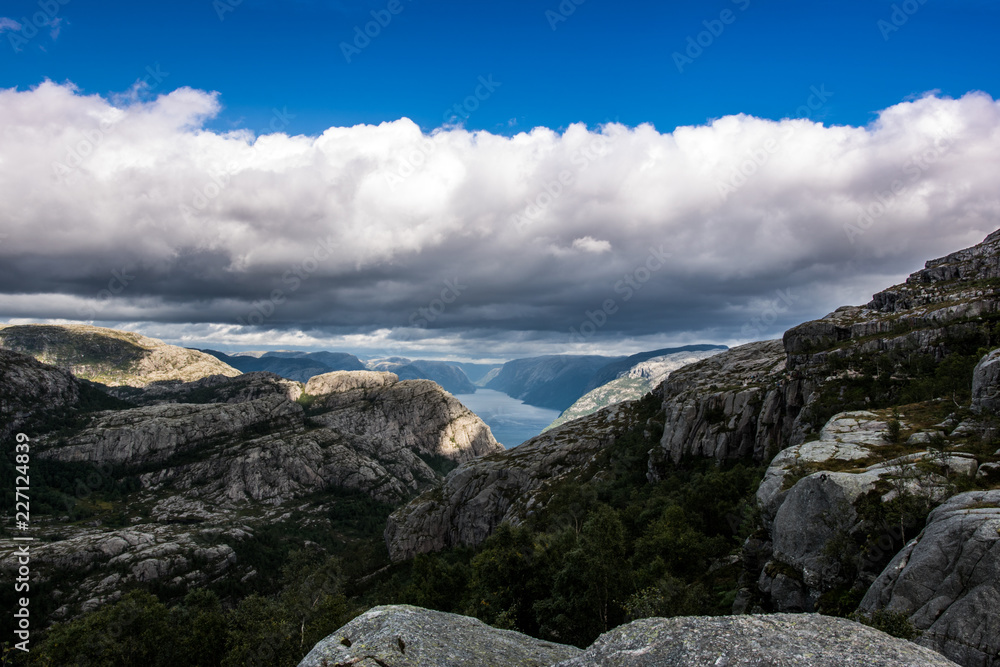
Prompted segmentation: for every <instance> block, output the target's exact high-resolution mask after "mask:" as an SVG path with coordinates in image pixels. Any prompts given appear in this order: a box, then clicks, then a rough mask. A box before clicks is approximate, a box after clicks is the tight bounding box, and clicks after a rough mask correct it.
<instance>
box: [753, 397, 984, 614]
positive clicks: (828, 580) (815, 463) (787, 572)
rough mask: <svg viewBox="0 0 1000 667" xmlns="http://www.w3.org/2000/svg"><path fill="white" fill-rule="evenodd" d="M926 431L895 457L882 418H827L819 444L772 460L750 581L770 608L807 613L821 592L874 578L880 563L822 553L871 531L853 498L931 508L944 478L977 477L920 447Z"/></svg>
mask: <svg viewBox="0 0 1000 667" xmlns="http://www.w3.org/2000/svg"><path fill="white" fill-rule="evenodd" d="M927 433H928V432H919V433H915V434H914V435H913V437H911V438H910V444H909V445H908V446H907V451H906V453H904V454H901V455H900V453H899V451H898V448H896V447H890V442H889V439H888V437H887V436H888V418H887V417H886V416H884V415H879V414H876V413H874V412H864V411H862V412H849V413H843V414H840V415H836V416H835V417H834V418H833V419H831V420H830V422H828V423H827V425H826V426H825V427H824V428H823V430H822V431H821V432H820V437H819V439H818V440H815V441H812V442H808V443H804V444H801V445H797V446H794V447H789V448H788V449H785V450H784V451H782V452H781V453H780V454H778V455H777V456H776V457H775V458H774V460H773V461H772V462H771V465H770V466H769V467H768V470H767V472H766V474H765V477H764V480H763V481H762V483H761V485H760V487H759V488H758V490H757V501H758V504H759V506H760V508H761V512H762V520H763V524H764V526H765V528H766V530H767V534H768V539H767V542H766V543H765V544H763V545H762V544H759V543H758V544H753V545H752V546H753V547H754V549H755V550H757V551H758V553H759V552H760V551H762V550H763V551H765V552H766V556H767V557H766V558H765V559H764V560H765V561H766V563H765V564H764V565H763V567H762V568H761V569H760V571H759V572H756V573H753V576H755V577H757V586H758V588H759V590H760V591H761V592H762V593H763V594H764V596H765V599H766V600H768V602H769V606H771V607H773V608H774V609H775V610H777V611H813V610H815V609H816V605H817V601H818V600H819V598H820V596H821V595H822V594H823V593H825V592H826V591H829V590H831V589H833V588H834V587H836V586H838V585H847V584H851V583H852V581H853V578H854V577H861V578H862V579H864V578H866V577H868V578H869V579H868V581H870V580H871V579H873V578H874V576H875V575H876V574H877V573H878V570H874V571H872V568H874V567H876V566H878V567H880V565H879V563H880V562H884V561H879V559H872V558H868V559H861V560H858V562H856V563H850V564H849V565H850V566H849V567H848V566H846V565H845V563H844V562H842V559H841V558H839V557H838V556H840V555H842V554H837V553H831V551H830V549H829V548H828V547H829V545H830V544H831V542H832V541H834V540H835V539H838V538H841V539H849V540H852V541H853V540H855V539H856V538H859V537H860V536H861V535H864V534H865V533H866V532H868V531H870V530H871V529H872V526H870V525H868V524H867V523H866V522H865V519H864V517H863V516H861V513H860V512H859V510H858V503H859V501H860V500H862V499H864V498H866V497H868V496H870V495H872V494H874V495H875V496H877V497H878V498H879V502H880V503H886V502H889V501H890V500H892V499H893V498H895V497H896V496H898V495H899V494H908V495H909V496H911V497H913V498H919V499H923V502H924V503H925V504H926V505H928V506H933V505H935V504H937V503H939V502H941V501H942V500H944V499H945V498H946V497H948V496H949V495H950V494H951V493H953V490H952V489H953V486H952V484H951V482H950V478H956V477H958V476H962V477H965V478H970V477H973V476H974V475H975V474H976V470H977V467H978V464H977V461H976V459H975V458H974V457H973V456H972V455H969V454H965V453H962V452H957V451H956V452H948V451H946V450H945V449H942V450H938V451H932V450H930V449H927V445H928V443H929V442H930V441H931V438H930V437H923V438H922V437H917V436H918V435H924V436H926V435H927ZM931 433H938V432H937V431H932V432H931ZM942 443H944V444H943V445H942V447H947V446H948V445H950V444H952V443H948V441H945V440H942ZM907 528H908V529H909V530H910V531H911V534H913V532H915V530H916V528H915V527H914V526H903V527H902V529H901V530H902V531H903V534H900V535H896V536H895V539H897V540H898V539H901V538H905V531H906V529H907ZM904 541H905V540H904ZM844 548H846V547H844Z"/></svg>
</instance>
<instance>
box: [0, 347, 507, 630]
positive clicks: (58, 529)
mask: <svg viewBox="0 0 1000 667" xmlns="http://www.w3.org/2000/svg"><path fill="white" fill-rule="evenodd" d="M28 329H29V331H28V332H29V333H32V334H34V336H33V337H32V338H31V339H30V340H31V341H39V340H43V341H45V342H46V343H47V347H44V349H42V352H43V353H44V354H46V355H49V356H50V357H56V358H59V359H70V360H79V359H80V358H81V357H82V358H83V359H84V360H85V361H86V363H85V364H77V365H76V367H77V368H85V369H86V370H88V371H93V369H101V370H102V372H103V373H104V374H105V376H106V375H108V374H109V372H108V369H117V368H120V367H122V366H123V365H124V364H123V362H122V360H121V359H122V357H121V354H120V352H119V349H120V347H124V348H125V349H126V350H131V349H132V348H130V347H128V346H126V345H123V344H122V343H120V342H119V341H121V340H124V341H126V342H127V343H128V344H129V345H134V346H135V347H138V346H139V343H141V344H143V345H149V343H146V341H144V340H143V339H141V338H139V339H136V338H133V336H132V335H131V334H126V333H125V332H112V333H111V334H109V333H107V331H106V330H102V331H99V332H93V331H86V332H85V333H86V334H87V337H86V338H85V340H87V341H88V342H90V343H92V344H93V345H97V343H100V344H101V345H103V347H101V348H100V350H104V351H107V352H108V353H109V354H110V355H112V356H111V360H105V359H102V358H101V357H99V356H94V355H96V354H98V352H99V350H95V348H94V347H90V348H87V349H86V351H87V352H88V353H90V354H91V356H89V357H83V356H82V355H80V354H79V353H78V352H77V350H76V348H74V347H72V346H71V344H75V343H76V340H77V339H76V337H75V336H76V335H77V334H76V332H71V333H72V334H73V336H70V337H67V334H65V333H63V332H59V331H57V332H55V333H54V334H53V333H50V332H48V331H47V330H45V329H43V328H28ZM39 332H41V333H43V334H45V337H44V338H42V337H40V336H39ZM8 333H11V332H8ZM12 333H14V334H17V335H18V337H13V340H15V341H17V342H19V343H20V344H25V340H27V338H26V336H25V335H24V332H23V331H18V330H16V329H15V331H14V332H12ZM57 336H58V337H57ZM95 337H96V338H95ZM11 338H12V337H10V336H9V337H8V338H7V340H11ZM53 340H57V341H59V342H60V343H61V347H59V348H57V349H54V348H55V346H54V344H53V343H52V341H53ZM95 340H96V342H95ZM136 340H138V342H134V341H136ZM109 341H110V342H109ZM41 347H42V346H41V345H40V344H38V343H35V349H39V348H41ZM140 349H145V348H144V347H143V348H140ZM178 349H179V348H178ZM182 352H190V351H182ZM57 353H58V354H57ZM137 354H138V353H137ZM181 356H182V357H183V358H193V359H196V360H199V361H204V359H202V357H204V356H207V355H201V354H200V353H194V354H193V355H185V354H182V355H181ZM207 358H208V359H210V360H211V362H212V364H217V367H221V366H222V365H221V364H220V363H218V362H217V361H216V360H215V359H214V358H212V357H207ZM126 359H127V360H129V361H131V358H130V357H126ZM210 366H211V364H210ZM178 370H179V372H178V374H179V375H187V374H189V370H190V369H183V368H181V369H178ZM230 370H232V369H230ZM232 372H233V373H236V371H232ZM0 407H2V408H3V414H4V429H5V433H7V434H8V435H9V434H10V433H12V432H13V431H14V430H22V431H24V430H27V431H28V433H27V435H28V436H29V437H30V443H31V444H30V447H31V466H32V475H31V481H32V487H31V494H32V498H31V499H32V500H33V501H35V502H33V503H32V505H33V507H32V509H33V510H34V512H33V513H32V515H31V517H32V535H33V536H34V538H35V539H36V540H38V542H36V543H34V544H33V546H32V551H31V566H32V590H33V591H35V590H38V591H39V592H38V594H37V597H35V598H33V599H32V604H33V609H32V616H33V618H35V619H37V622H38V623H39V624H41V623H43V621H46V622H51V621H52V620H68V619H70V618H73V617H75V616H77V615H79V614H81V613H83V612H87V611H90V610H94V609H96V608H98V607H101V606H102V605H105V604H106V603H109V602H113V601H115V600H117V599H119V598H120V597H121V595H122V593H123V591H125V590H128V589H130V588H133V587H135V586H149V585H152V586H157V587H158V590H159V591H160V594H162V595H178V596H181V597H183V595H184V594H185V593H186V591H187V590H188V589H191V588H196V587H207V588H213V590H236V589H239V588H241V587H246V586H251V587H252V586H253V582H255V581H259V580H265V581H271V580H272V579H273V578H275V577H276V576H278V575H277V573H276V572H274V571H272V570H270V569H268V568H267V567H266V563H268V562H269V561H267V560H266V559H264V560H261V558H262V554H263V553H273V550H274V549H279V551H281V552H283V553H284V552H287V549H288V547H286V546H281V545H284V544H286V541H287V539H289V538H288V536H291V535H295V536H302V535H308V536H310V539H311V540H313V541H315V542H316V543H325V544H326V545H327V547H329V548H346V545H350V544H352V543H353V541H354V540H356V535H357V534H358V530H359V528H358V527H357V526H360V525H365V524H363V523H358V522H362V521H371V518H370V517H371V516H372V515H377V514H378V513H382V512H384V511H385V510H384V509H382V508H391V507H393V506H396V505H398V504H399V503H400V502H402V501H404V500H405V499H407V498H409V497H411V496H412V495H413V494H415V493H417V492H419V491H421V490H424V489H426V488H428V487H429V486H430V485H432V484H433V483H434V482H435V481H436V480H437V479H439V478H440V476H441V474H442V473H443V472H445V471H447V470H449V469H451V468H453V467H454V466H455V465H457V464H459V463H461V462H464V461H468V460H469V459H470V458H473V457H476V456H481V455H487V454H492V453H497V452H499V451H502V449H503V448H502V446H501V445H499V444H498V443H497V442H496V440H495V439H494V438H493V436H492V434H491V433H490V430H489V427H487V426H486V425H485V424H484V423H483V422H482V421H481V420H480V419H479V418H478V417H477V416H476V415H474V414H473V413H472V412H470V411H469V410H468V409H467V408H465V407H464V406H463V405H462V404H461V403H460V402H459V401H458V400H457V399H455V398H454V397H453V396H451V395H450V394H448V393H447V392H445V391H444V390H442V389H441V387H439V386H438V385H436V384H434V383H433V382H430V381H427V380H399V378H398V377H397V376H395V375H394V374H391V373H376V372H370V371H338V372H332V373H326V374H323V375H318V376H314V377H312V378H311V379H310V381H309V383H308V384H305V385H303V384H302V383H299V382H294V381H290V380H286V379H283V378H281V377H279V376H277V375H275V374H273V373H266V372H251V373H245V374H236V375H234V376H232V377H229V376H226V375H222V374H214V375H210V376H208V377H203V378H200V379H197V380H194V381H190V382H185V381H182V380H180V379H173V380H163V381H159V382H156V383H147V384H145V385H144V386H141V387H133V386H124V385H123V386H118V387H104V389H101V388H100V386H98V385H92V384H90V383H88V382H86V381H84V380H81V379H79V378H77V377H75V376H73V375H72V374H70V373H69V372H68V371H66V370H64V369H60V368H56V367H54V366H51V365H48V364H43V363H41V362H39V361H37V360H36V359H35V358H33V357H31V356H28V355H25V354H21V353H19V352H14V351H11V350H0ZM19 442H20V440H19ZM0 465H2V471H0V472H2V477H3V479H7V478H8V476H9V478H10V479H11V480H13V479H14V477H13V475H14V462H13V457H4V459H3V460H2V461H0ZM11 488H13V487H11ZM11 502H13V496H11ZM359 512H360V514H359ZM365 517H369V518H367V519H366V518H365ZM279 523H280V529H278V530H277V532H275V529H274V528H273V527H274V526H275V525H277V524H279ZM379 529H380V528H379ZM366 530H367V529H366ZM12 532H13V531H12V530H7V529H4V530H3V531H2V532H0V571H2V572H3V573H4V574H3V576H4V577H5V578H6V577H7V575H10V576H12V577H13V576H14V574H13V573H14V572H15V571H16V570H17V567H18V562H17V555H16V554H17V545H18V543H17V542H15V541H13V539H12ZM273 534H278V535H280V537H277V538H274V539H276V540H277V542H268V540H271V539H272V538H271V537H269V536H271V535H273ZM296 539H301V537H296ZM337 545H341V546H339V547H338V546H337ZM261 549H264V550H265V551H264V552H262V551H261ZM268 550H272V551H268ZM268 558H270V556H269V557H268ZM247 582H250V583H247ZM261 585H262V586H264V587H265V588H266V586H267V585H269V584H267V583H263V582H262V584H261ZM234 587H235V588H234ZM54 590H60V591H61V592H58V593H53V591H54ZM9 597H10V596H9V595H8V593H6V592H5V593H3V594H2V596H0V599H2V601H3V604H7V603H10V604H13V602H12V601H11V600H10V599H8V598H9Z"/></svg>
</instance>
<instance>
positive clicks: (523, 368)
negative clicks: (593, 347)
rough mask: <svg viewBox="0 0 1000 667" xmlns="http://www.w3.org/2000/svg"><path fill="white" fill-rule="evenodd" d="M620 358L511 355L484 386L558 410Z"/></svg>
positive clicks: (567, 404)
mask: <svg viewBox="0 0 1000 667" xmlns="http://www.w3.org/2000/svg"><path fill="white" fill-rule="evenodd" d="M624 358H625V357H603V356H599V355H569V354H567V355H547V356H542V357H530V358H527V359H515V360H513V361H508V362H507V363H506V364H504V365H503V368H501V369H500V372H499V373H497V374H496V376H495V377H494V378H493V379H492V380H490V381H489V382H488V383H487V384H486V388H487V389H495V390H497V391H502V392H503V393H505V394H507V395H508V396H512V397H513V398H516V399H519V400H522V401H524V402H525V403H527V404H529V405H536V406H538V407H540V408H551V409H553V410H559V411H560V412H561V411H563V410H565V409H566V408H568V407H569V406H571V405H573V403H575V402H576V400H577V399H578V398H580V397H581V396H583V395H584V394H585V393H586V392H587V388H588V387H589V386H590V382H591V380H592V378H593V377H594V375H595V374H596V373H597V372H598V371H599V370H601V369H602V368H604V367H605V366H607V365H608V364H610V363H612V362H617V361H621V360H623V359H624Z"/></svg>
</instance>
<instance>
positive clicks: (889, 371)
mask: <svg viewBox="0 0 1000 667" xmlns="http://www.w3.org/2000/svg"><path fill="white" fill-rule="evenodd" d="M998 288H1000V232H997V233H994V234H991V235H990V236H989V237H987V239H986V240H985V241H984V242H983V243H982V244H979V245H977V246H975V247H973V248H969V249H967V250H963V251H960V252H956V253H953V254H951V255H948V256H946V257H943V258H940V259H936V260H932V261H930V262H927V264H926V266H925V268H924V269H922V270H920V271H917V272H915V273H914V274H912V275H911V276H910V277H909V278H908V279H907V281H906V282H905V283H903V284H901V285H897V286H894V287H891V288H889V289H887V290H884V291H882V292H880V293H878V294H876V295H874V297H873V298H872V300H871V301H870V302H869V303H868V304H866V305H865V306H860V307H844V308H840V309H838V310H837V311H835V312H834V313H831V314H830V315H828V316H826V317H824V318H822V319H820V320H817V321H814V322H808V323H805V324H802V325H800V326H798V327H795V328H793V329H791V330H789V331H788V332H787V333H786V334H785V336H784V338H783V340H781V341H764V342H759V343H751V344H748V345H744V346H741V347H737V348H733V349H731V350H727V351H725V352H721V353H719V354H716V355H713V356H711V357H709V358H707V359H704V360H701V361H698V362H696V363H693V364H690V365H687V366H685V367H683V368H681V369H678V370H676V371H674V372H672V373H671V374H670V375H669V377H668V378H667V379H666V380H665V381H664V382H663V383H662V384H660V385H659V386H658V387H657V388H656V389H655V390H654V391H653V392H652V393H651V394H650V395H649V396H647V397H646V398H644V399H642V400H639V401H631V402H624V403H620V404H617V405H614V406H611V407H608V408H604V409H602V410H599V411H597V412H595V413H593V414H591V415H588V416H586V417H583V418H581V419H577V420H574V421H569V422H566V423H564V424H562V425H560V426H557V427H555V428H553V429H551V430H549V431H547V432H546V433H544V434H542V435H541V436H538V437H537V438H534V439H532V440H530V441H528V442H526V443H524V444H523V445H521V446H520V447H518V448H516V449H515V450H511V451H508V452H504V453H499V454H496V455H491V456H488V457H484V458H482V459H478V460H474V461H470V462H468V463H466V464H463V465H461V466H459V467H458V468H456V469H455V470H454V471H452V472H451V473H449V475H448V476H447V477H446V478H445V479H444V481H443V482H442V483H441V484H440V486H438V487H437V488H434V489H432V490H430V491H427V492H425V493H424V494H422V495H421V496H418V497H417V498H415V499H414V500H412V501H411V502H410V503H408V504H407V505H405V506H403V507H402V508H400V509H398V510H397V511H396V512H394V513H393V514H392V515H391V516H390V519H389V522H388V525H387V528H386V533H385V536H386V542H387V545H388V548H389V551H390V555H391V556H392V558H393V559H396V560H403V559H407V558H410V557H412V556H414V555H415V554H419V553H425V552H431V551H436V550H440V549H444V548H449V547H454V546H460V545H467V546H472V545H477V544H482V543H483V541H484V540H486V538H487V537H489V536H490V535H491V534H492V533H493V532H494V531H495V530H496V529H497V527H498V526H500V525H501V524H503V523H508V524H511V525H520V524H525V523H527V522H529V521H530V522H534V524H535V525H537V524H538V523H539V521H541V522H542V523H544V517H545V516H546V514H547V512H549V508H550V507H560V508H563V509H561V510H560V511H561V512H563V515H565V511H566V510H565V509H564V508H565V507H566V503H567V502H570V500H569V499H568V498H567V497H566V496H565V494H566V493H568V492H570V491H571V490H573V489H581V488H586V487H587V486H588V485H593V484H595V483H597V482H598V481H599V480H601V479H606V478H607V477H608V475H609V474H611V473H610V470H612V469H613V467H614V461H615V460H616V459H618V460H621V457H622V456H627V455H629V454H628V453H627V452H634V453H637V452H638V451H643V452H644V458H645V460H646V481H647V482H648V483H651V484H656V483H658V482H659V481H660V480H662V479H667V478H668V477H669V475H672V474H674V473H673V472H672V471H675V470H677V467H678V466H683V465H684V463H683V462H684V461H690V460H692V459H703V458H708V459H714V460H716V461H719V462H720V463H726V462H735V461H751V462H752V461H757V462H768V461H770V465H769V467H768V468H767V471H766V474H765V476H764V479H763V481H762V483H761V484H760V487H759V489H758V491H757V496H756V503H755V505H756V508H755V509H754V513H755V514H754V515H755V516H756V518H755V519H754V521H755V522H756V523H755V525H756V528H755V530H754V531H752V534H751V535H750V537H748V538H747V540H746V543H745V544H744V548H743V551H742V554H741V555H740V556H739V557H738V558H739V563H740V565H741V567H742V568H743V571H744V576H743V580H742V581H743V588H742V590H741V591H740V592H739V594H738V595H737V598H736V601H735V604H734V609H735V610H736V611H739V612H747V611H753V612H758V613H759V612H772V611H773V612H813V611H816V610H821V611H830V612H834V613H837V614H839V615H846V614H848V613H851V612H856V613H860V614H865V615H869V616H872V615H874V616H878V615H879V614H890V612H898V615H901V618H902V619H903V620H905V621H906V622H907V623H910V624H912V627H913V628H914V630H913V633H914V635H916V634H918V633H919V631H920V630H923V631H924V634H923V635H921V636H920V639H919V641H920V642H921V643H923V644H925V645H926V646H928V647H931V648H934V649H935V650H937V651H940V652H942V653H944V654H945V655H947V656H949V657H952V658H953V659H954V660H956V661H957V662H959V663H960V664H963V665H975V666H976V667H980V666H983V665H985V666H993V665H996V664H1000V656H998V654H997V647H996V646H995V638H996V636H997V632H996V628H997V627H1000V621H998V618H997V616H996V612H994V611H993V610H994V609H1000V605H997V604H996V602H997V600H998V599H1000V598H997V589H996V587H995V581H997V579H998V578H997V570H996V568H995V567H994V565H995V564H994V563H993V560H995V559H993V552H994V551H995V550H996V547H995V545H996V543H997V542H998V540H1000V534H998V533H997V530H996V525H995V505H996V498H994V495H995V493H996V489H998V488H1000V474H998V473H1000V450H997V444H998V440H997V437H996V433H997V430H996V429H997V426H996V424H997V419H998V414H997V412H996V411H997V403H998V402H997V400H996V397H997V396H998V395H1000V372H998V371H997V368H998V367H1000V364H998V363H997V360H998V359H1000V350H993V348H995V347H996V346H997V345H998V344H1000V312H998V308H997V306H998V304H1000V298H998ZM991 350H993V351H992V352H991ZM637 432H642V433H643V434H644V437H645V438H646V441H647V442H648V445H645V446H643V448H642V449H639V447H640V445H639V444H637V443H636V442H635V437H636V436H635V433H637ZM629 443H631V444H629ZM623 445H626V446H627V450H623V449H622V446H623ZM631 455H634V454H631ZM573 492H574V493H577V492H576V491H573ZM935 507H937V508H938V509H936V510H935V509H934V508H935ZM928 513H930V514H928ZM935 568H936V569H935ZM931 569H935V571H934V574H933V575H932V574H930V571H931ZM918 588H919V589H920V590H919V592H918V591H917V589H918ZM862 600H863V604H862ZM889 617H892V616H891V614H890V616H889ZM879 618H882V617H881V616H879ZM886 618H888V617H886ZM892 618H895V617H892Z"/></svg>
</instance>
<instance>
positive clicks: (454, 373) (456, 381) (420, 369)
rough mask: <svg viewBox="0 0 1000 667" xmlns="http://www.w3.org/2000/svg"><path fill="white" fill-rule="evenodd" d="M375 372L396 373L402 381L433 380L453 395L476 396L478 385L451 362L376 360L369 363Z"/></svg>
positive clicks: (404, 359)
mask: <svg viewBox="0 0 1000 667" xmlns="http://www.w3.org/2000/svg"><path fill="white" fill-rule="evenodd" d="M368 367H369V368H371V369H373V370H380V371H388V372H391V373H395V374H396V375H398V376H399V378H400V379H401V380H431V381H432V382H436V383H438V384H439V385H441V386H442V387H444V390H445V391H447V392H450V393H452V394H474V393H476V385H474V384H472V382H470V381H469V378H468V376H466V374H465V372H464V371H463V370H462V369H461V368H460V367H459V365H458V364H456V363H454V362H450V361H426V360H422V359H418V360H416V361H411V360H409V359H406V358H404V357H390V358H388V359H375V360H372V361H369V362H368Z"/></svg>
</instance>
